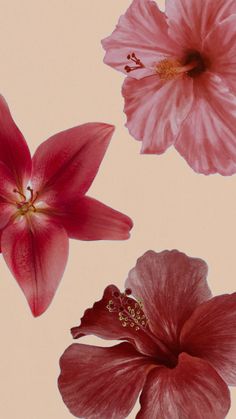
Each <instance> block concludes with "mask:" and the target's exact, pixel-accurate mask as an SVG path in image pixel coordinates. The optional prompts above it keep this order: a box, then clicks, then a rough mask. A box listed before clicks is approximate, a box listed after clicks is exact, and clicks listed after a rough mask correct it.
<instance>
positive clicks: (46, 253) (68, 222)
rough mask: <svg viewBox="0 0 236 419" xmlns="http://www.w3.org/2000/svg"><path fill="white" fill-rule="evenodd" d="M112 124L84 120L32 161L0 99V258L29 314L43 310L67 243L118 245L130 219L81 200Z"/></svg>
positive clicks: (50, 142)
mask: <svg viewBox="0 0 236 419" xmlns="http://www.w3.org/2000/svg"><path fill="white" fill-rule="evenodd" d="M113 131H114V127H113V126H111V125H107V124H102V123H89V124H84V125H81V126H78V127H75V128H71V129H69V130H67V131H63V132H61V133H59V134H56V135H54V136H53V137H51V138H49V139H48V140H47V141H45V142H44V143H42V144H41V145H40V146H39V147H38V149H37V150H36V152H35V154H34V156H33V158H32V159H31V157H30V152H29V149H28V146H27V144H26V142H25V139H24V137H23V136H22V134H21V132H20V131H19V129H18V128H17V126H16V125H15V123H14V121H13V119H12V117H11V114H10V112H9V109H8V106H7V104H6V102H5V100H4V99H3V98H2V97H0V232H1V248H2V254H3V257H4V259H5V261H6V263H7V265H8V267H9V268H10V270H11V272H12V274H13V275H14V277H15V278H16V280H17V282H18V284H19V285H20V287H21V289H22V290H23V292H24V294H25V296H26V298H27V300H28V303H29V305H30V308H31V311H32V313H33V315H34V316H39V315H40V314H42V313H43V312H44V311H45V310H46V309H47V307H48V306H49V304H50V302H51V300H52V298H53V296H54V294H55V292H56V289H57V287H58V284H59V282H60V279H61V277H62V275H63V272H64V269H65V265H66V261H67V257H68V245H69V241H68V238H69V237H70V238H74V239H80V240H99V239H111V240H123V239H127V238H128V237H129V230H130V229H131V227H132V221H131V220H130V219H129V218H128V217H126V216H125V215H123V214H121V213H120V212H118V211H115V210H113V209H111V208H109V207H107V206H106V205H104V204H102V203H101V202H99V201H96V200H95V199H92V198H89V197H87V196H84V195H85V193H86V192H87V190H88V189H89V187H90V185H91V183H92V182H93V179H94V177H95V176H96V173H97V171H98V169H99V166H100V163H101V160H102V159H103V156H104V154H105V152H106V149H107V146H108V144H109V142H110V139H111V136H112V134H113Z"/></svg>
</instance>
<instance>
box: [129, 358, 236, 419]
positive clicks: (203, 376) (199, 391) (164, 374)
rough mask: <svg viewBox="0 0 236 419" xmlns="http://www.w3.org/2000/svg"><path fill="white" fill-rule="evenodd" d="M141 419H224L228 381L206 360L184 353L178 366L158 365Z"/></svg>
mask: <svg viewBox="0 0 236 419" xmlns="http://www.w3.org/2000/svg"><path fill="white" fill-rule="evenodd" d="M140 402H141V410H140V412H139V413H138V415H137V417H136V418H137V419H147V418H148V419H149V418H150V419H151V418H160V419H180V418H181V419H224V418H225V416H226V414H227V412H228V410H229V408H230V393H229V390H228V387H227V386H226V384H225V382H224V381H223V380H222V378H220V376H219V375H218V374H217V372H216V371H215V370H214V369H213V368H212V367H211V366H210V364H208V363H207V362H206V361H204V360H202V359H198V358H192V357H191V356H189V355H187V354H185V353H182V354H181V355H180V356H179V363H178V365H177V366H176V368H173V369H168V368H156V369H154V370H152V371H151V372H150V373H149V375H148V377H147V380H146V383H145V386H144V389H143V392H142V394H141V398H140Z"/></svg>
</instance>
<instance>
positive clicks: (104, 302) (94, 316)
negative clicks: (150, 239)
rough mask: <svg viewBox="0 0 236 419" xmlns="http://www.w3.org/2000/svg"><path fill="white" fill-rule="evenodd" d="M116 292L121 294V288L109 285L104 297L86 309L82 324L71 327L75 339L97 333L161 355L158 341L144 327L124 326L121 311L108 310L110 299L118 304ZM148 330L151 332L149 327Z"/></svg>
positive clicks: (148, 352) (142, 350) (144, 352)
mask: <svg viewBox="0 0 236 419" xmlns="http://www.w3.org/2000/svg"><path fill="white" fill-rule="evenodd" d="M114 293H118V294H119V289H118V288H117V287H116V286H115V285H110V286H108V287H107V288H106V289H105V291H104V294H103V297H102V299H101V300H100V301H97V302H96V303H95V304H94V306H93V307H92V308H89V309H87V310H86V311H85V313H84V316H83V317H82V319H81V323H80V325H79V326H78V327H73V328H72V329H71V332H72V335H73V337H74V339H78V338H81V337H83V336H85V335H96V336H98V337H100V338H102V339H110V340H114V339H115V340H128V341H129V342H130V343H132V344H133V345H134V346H135V347H136V348H137V349H138V351H140V352H141V353H143V354H146V355H153V356H158V355H159V356H160V354H159V352H158V349H157V345H156V343H155V342H154V341H153V340H152V338H150V336H149V335H148V334H147V333H145V332H144V331H143V330H142V329H140V330H135V327H133V328H132V327H130V326H127V327H123V325H122V324H123V322H122V321H120V320H119V312H117V311H114V312H110V311H109V310H108V305H109V301H113V302H114V304H116V299H115V297H114ZM146 332H149V328H148V327H147V329H146Z"/></svg>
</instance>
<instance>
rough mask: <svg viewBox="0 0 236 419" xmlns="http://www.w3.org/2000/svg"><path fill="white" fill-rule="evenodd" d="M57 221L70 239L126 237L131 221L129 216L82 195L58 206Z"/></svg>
mask: <svg viewBox="0 0 236 419" xmlns="http://www.w3.org/2000/svg"><path fill="white" fill-rule="evenodd" d="M60 211H61V212H60V214H59V221H60V223H61V224H62V225H63V226H64V228H65V229H66V231H67V233H68V235H69V237H70V238H72V239H79V240H124V239H128V238H129V236H130V234H129V231H130V229H131V228H132V226H133V223H132V221H131V219H130V218H129V217H127V216H126V215H124V214H122V213H121V212H119V211H116V210H114V209H112V208H110V207H108V206H107V205H104V204H102V203H101V202H99V201H97V200H96V199H93V198H89V197H87V196H84V197H82V198H79V199H77V200H74V201H71V202H67V204H64V208H63V206H61V207H60Z"/></svg>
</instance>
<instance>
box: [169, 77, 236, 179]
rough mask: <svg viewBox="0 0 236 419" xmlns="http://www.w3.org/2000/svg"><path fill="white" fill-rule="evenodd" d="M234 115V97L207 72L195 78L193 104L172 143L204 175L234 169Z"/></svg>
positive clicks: (221, 81)
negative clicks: (196, 80) (196, 79)
mask: <svg viewBox="0 0 236 419" xmlns="http://www.w3.org/2000/svg"><path fill="white" fill-rule="evenodd" d="M235 116H236V97H235V96H234V95H233V94H232V93H231V92H230V91H229V89H228V87H227V86H226V85H225V83H224V82H223V80H222V79H221V78H220V77H218V76H216V75H213V74H211V73H208V74H205V75H204V76H203V77H202V78H201V80H200V78H199V80H198V83H197V85H196V86H195V100H194V104H193V106H192V109H191V112H190V113H189V115H188V116H187V118H186V119H185V121H184V122H183V124H182V126H181V129H180V133H179V135H178V137H177V139H176V143H175V147H176V149H177V150H178V151H179V153H180V154H181V155H182V156H183V157H184V158H185V159H186V160H187V162H188V164H189V165H190V166H191V167H192V168H193V169H194V170H195V171H196V172H199V173H204V174H205V175H208V174H211V173H220V174H221V175H232V174H233V173H235V172H236V124H235ZM193 133H194V140H192V136H193Z"/></svg>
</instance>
